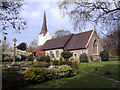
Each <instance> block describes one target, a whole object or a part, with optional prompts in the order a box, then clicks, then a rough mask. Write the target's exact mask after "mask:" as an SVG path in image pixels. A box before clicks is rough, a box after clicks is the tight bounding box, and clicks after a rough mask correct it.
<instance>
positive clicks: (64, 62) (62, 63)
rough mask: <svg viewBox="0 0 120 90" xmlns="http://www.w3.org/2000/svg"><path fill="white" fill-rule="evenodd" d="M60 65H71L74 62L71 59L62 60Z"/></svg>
mask: <svg viewBox="0 0 120 90" xmlns="http://www.w3.org/2000/svg"><path fill="white" fill-rule="evenodd" d="M59 65H69V66H71V65H72V62H70V61H61V62H60V63H59Z"/></svg>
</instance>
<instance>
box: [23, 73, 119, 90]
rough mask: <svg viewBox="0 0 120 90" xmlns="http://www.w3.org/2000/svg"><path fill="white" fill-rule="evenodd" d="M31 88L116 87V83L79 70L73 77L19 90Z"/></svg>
mask: <svg viewBox="0 0 120 90" xmlns="http://www.w3.org/2000/svg"><path fill="white" fill-rule="evenodd" d="M31 88H118V83H115V82H113V81H110V80H107V79H104V78H101V77H99V76H93V75H90V74H86V73H84V72H81V73H80V74H79V75H77V76H74V77H70V78H63V79H57V80H53V81H48V82H44V83H41V84H33V85H29V86H27V87H25V88H22V89H21V90H26V89H31Z"/></svg>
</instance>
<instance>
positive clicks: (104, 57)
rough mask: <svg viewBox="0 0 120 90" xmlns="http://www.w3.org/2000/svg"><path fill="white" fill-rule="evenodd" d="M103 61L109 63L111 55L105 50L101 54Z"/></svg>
mask: <svg viewBox="0 0 120 90" xmlns="http://www.w3.org/2000/svg"><path fill="white" fill-rule="evenodd" d="M100 57H101V61H108V58H109V54H108V53H107V52H106V51H105V50H104V51H101V52H100Z"/></svg>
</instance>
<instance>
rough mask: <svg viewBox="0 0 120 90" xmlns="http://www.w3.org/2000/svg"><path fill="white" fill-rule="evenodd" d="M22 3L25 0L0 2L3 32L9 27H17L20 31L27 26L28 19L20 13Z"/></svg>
mask: <svg viewBox="0 0 120 90" xmlns="http://www.w3.org/2000/svg"><path fill="white" fill-rule="evenodd" d="M22 5H23V1H18V2H9V1H8V0H5V1H3V2H0V10H1V12H0V21H1V23H2V24H1V31H2V32H4V31H5V30H7V29H8V28H12V29H15V30H16V32H20V31H21V30H24V29H25V28H26V27H25V25H26V21H25V20H24V19H23V18H22V17H20V15H19V13H20V11H21V10H22Z"/></svg>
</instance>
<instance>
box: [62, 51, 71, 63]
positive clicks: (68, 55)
mask: <svg viewBox="0 0 120 90" xmlns="http://www.w3.org/2000/svg"><path fill="white" fill-rule="evenodd" d="M72 55H73V53H71V52H70V51H64V52H62V53H61V56H62V57H63V58H64V59H65V60H66V61H68V59H69V58H70V57H71V56H72Z"/></svg>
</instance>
